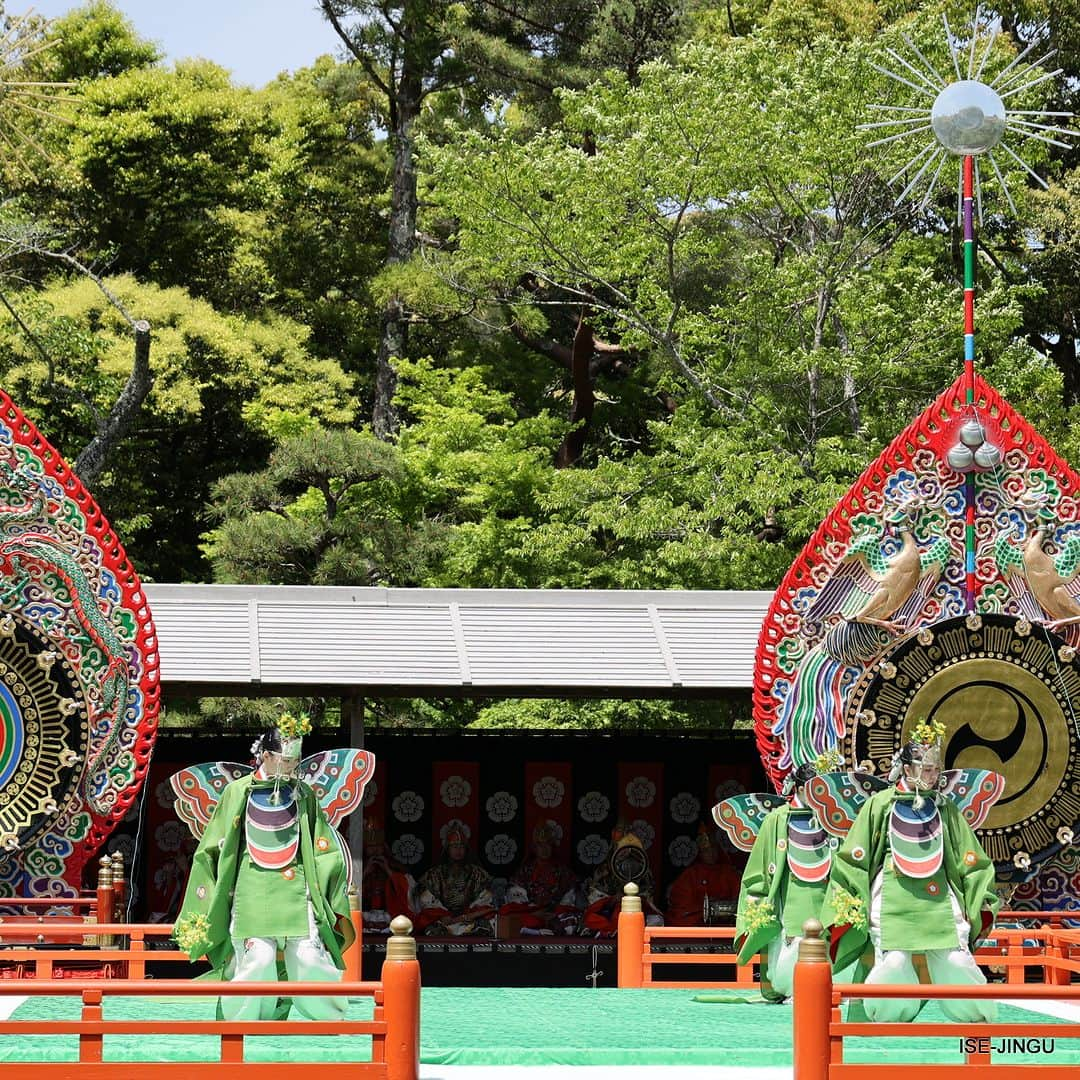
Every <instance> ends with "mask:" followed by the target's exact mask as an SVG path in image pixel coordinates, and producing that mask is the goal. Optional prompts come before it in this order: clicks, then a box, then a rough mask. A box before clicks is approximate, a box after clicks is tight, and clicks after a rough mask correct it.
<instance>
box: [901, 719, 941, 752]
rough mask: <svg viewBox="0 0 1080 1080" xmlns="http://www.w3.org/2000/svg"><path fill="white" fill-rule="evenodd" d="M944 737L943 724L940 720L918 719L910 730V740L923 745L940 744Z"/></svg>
mask: <svg viewBox="0 0 1080 1080" xmlns="http://www.w3.org/2000/svg"><path fill="white" fill-rule="evenodd" d="M944 738H945V725H944V724H943V723H942V722H941V721H940V720H927V719H925V718H923V719H920V720H919V722H918V723H917V724H916V725H915V727H914V729H913V730H912V732H911V738H910V741H911V742H913V743H921V744H922V745H923V746H940V745H941V742H942V740H943V739H944Z"/></svg>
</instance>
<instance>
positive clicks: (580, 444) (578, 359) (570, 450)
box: [555, 312, 596, 469]
mask: <svg viewBox="0 0 1080 1080" xmlns="http://www.w3.org/2000/svg"><path fill="white" fill-rule="evenodd" d="M592 355H593V330H592V327H591V326H590V325H589V324H588V323H587V322H586V321H585V313H584V312H582V313H581V318H580V319H579V320H578V325H577V330H576V331H575V332H574V354H573V373H574V403H573V405H572V406H571V407H570V422H571V423H572V424H574V425H575V426H574V427H573V428H572V429H571V430H570V431H568V432H567V433H566V438H565V439H563V441H562V445H561V446H560V447H559V449H558V452H557V453H556V454H555V468H556V469H566V468H568V467H569V466H571V465H573V464H575V463H576V462H577V461H578V460H579V459H580V457H581V453H582V451H583V450H584V449H585V440H586V439H587V438H588V435H589V425H590V424H591V423H592V417H593V409H594V408H595V407H596V395H595V394H594V393H593V384H592V376H591V375H590V373H589V361H590V360H591V359H592Z"/></svg>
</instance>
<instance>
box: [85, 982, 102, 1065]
mask: <svg viewBox="0 0 1080 1080" xmlns="http://www.w3.org/2000/svg"><path fill="white" fill-rule="evenodd" d="M82 1003H83V1007H82V1018H83V1020H89V1021H97V1022H99V1023H100V1022H101V1021H102V1020H103V1019H104V1017H103V1015H102V1012H101V991H100V990H84V991H83V992H82ZM104 1045H105V1036H104V1035H90V1034H82V1035H80V1036H79V1060H80V1061H101V1060H102V1055H101V1051H102V1048H103V1047H104Z"/></svg>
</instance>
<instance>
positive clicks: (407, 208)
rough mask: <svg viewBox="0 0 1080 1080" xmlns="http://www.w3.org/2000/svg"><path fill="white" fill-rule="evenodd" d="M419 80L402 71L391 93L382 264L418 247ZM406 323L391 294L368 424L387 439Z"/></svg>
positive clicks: (394, 424) (393, 422)
mask: <svg viewBox="0 0 1080 1080" xmlns="http://www.w3.org/2000/svg"><path fill="white" fill-rule="evenodd" d="M422 97H423V95H422V93H421V88H420V80H419V79H418V78H417V77H416V76H415V75H414V74H413V73H412V72H409V71H406V72H405V73H404V74H403V75H402V77H401V80H400V81H399V83H398V86H397V93H396V95H395V106H396V108H395V112H396V117H395V119H396V123H395V125H394V133H393V145H394V177H393V185H392V188H391V199H390V237H389V241H388V244H387V251H386V263H387V265H388V266H392V265H394V264H395V263H403V262H407V261H408V260H409V259H410V258H411V257H412V255H413V252H414V251H415V250H416V209H417V196H416V141H415V135H414V132H413V127H414V125H415V123H416V119H417V117H418V116H419V115H420V104H421V101H422ZM408 330H409V324H408V319H407V317H406V313H405V309H404V307H403V305H402V303H401V300H400V299H399V298H398V297H396V296H391V297H390V298H389V299H388V300H387V302H386V306H385V307H384V308H383V312H382V332H381V334H380V336H379V348H378V352H377V353H376V355H375V399H374V402H373V404H372V410H371V426H372V429H373V430H374V432H375V435H376V437H377V438H379V439H391V438H393V437H394V435H395V434H396V433H397V429H398V423H399V420H398V415H397V409H396V408H395V407H394V392H395V391H396V390H397V371H396V370H395V368H394V361H395V360H396V359H398V358H400V357H402V356H404V355H405V349H406V347H407V345H408Z"/></svg>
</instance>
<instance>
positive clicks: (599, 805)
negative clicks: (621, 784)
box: [577, 791, 611, 822]
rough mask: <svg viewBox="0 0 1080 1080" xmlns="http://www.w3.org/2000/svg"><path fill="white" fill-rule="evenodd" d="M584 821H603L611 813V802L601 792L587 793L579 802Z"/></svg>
mask: <svg viewBox="0 0 1080 1080" xmlns="http://www.w3.org/2000/svg"><path fill="white" fill-rule="evenodd" d="M577 808H578V813H579V814H580V815H581V819H582V821H590V822H596V821H603V820H604V818H606V817H607V816H608V814H609V813H610V812H611V800H610V799H609V798H608V797H607V796H606V795H603V794H601V793H600V792H599V791H587V792H586V793H585V794H584V795H582V796H581V798H580V799H578V801H577Z"/></svg>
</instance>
